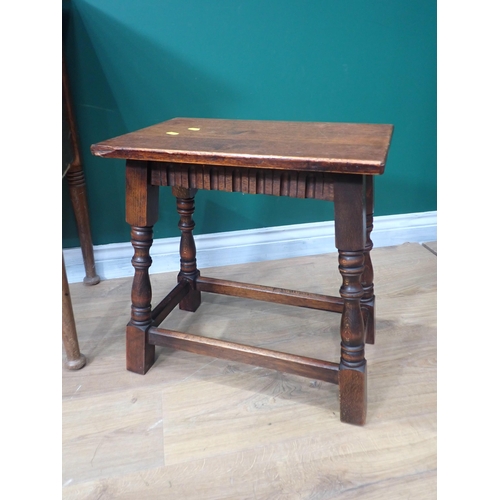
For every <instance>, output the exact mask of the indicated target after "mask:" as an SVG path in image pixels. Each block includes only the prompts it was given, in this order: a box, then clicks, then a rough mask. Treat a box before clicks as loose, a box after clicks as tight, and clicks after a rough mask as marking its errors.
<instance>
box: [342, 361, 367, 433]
mask: <svg viewBox="0 0 500 500" xmlns="http://www.w3.org/2000/svg"><path fill="white" fill-rule="evenodd" d="M339 394H340V420H341V422H345V423H347V424H354V425H364V424H365V423H366V400H367V368H366V363H365V364H364V366H363V367H360V368H357V369H355V370H351V369H348V368H342V366H341V367H340V370H339Z"/></svg>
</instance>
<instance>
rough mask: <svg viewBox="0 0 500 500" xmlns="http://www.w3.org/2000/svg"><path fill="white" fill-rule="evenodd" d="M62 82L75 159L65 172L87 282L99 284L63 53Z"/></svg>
mask: <svg viewBox="0 0 500 500" xmlns="http://www.w3.org/2000/svg"><path fill="white" fill-rule="evenodd" d="M62 77H63V79H62V84H63V124H64V123H66V126H67V127H68V129H69V142H70V149H71V156H72V160H71V162H70V164H69V166H68V168H67V169H66V166H64V168H65V172H64V175H65V177H66V179H67V181H68V187H69V195H70V199H71V204H72V206H73V212H74V214H75V219H76V227H77V230H78V237H79V239H80V247H81V249H82V256H83V263H84V266H85V278H84V279H83V282H84V284H85V285H97V283H99V282H100V280H101V279H100V278H99V276H98V275H97V273H96V270H95V262H94V248H93V246H92V236H91V232H90V220H89V209H88V203H87V190H86V186H85V176H84V173H83V167H82V161H81V157H80V148H79V145H78V133H77V127H76V119H75V115H74V112H73V105H72V102H71V95H70V89H69V79H68V73H67V70H66V61H65V58H64V57H63V66H62Z"/></svg>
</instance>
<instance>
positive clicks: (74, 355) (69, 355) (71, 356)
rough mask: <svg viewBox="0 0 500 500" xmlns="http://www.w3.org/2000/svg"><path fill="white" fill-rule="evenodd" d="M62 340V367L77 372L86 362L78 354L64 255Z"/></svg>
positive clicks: (83, 357) (79, 353)
mask: <svg viewBox="0 0 500 500" xmlns="http://www.w3.org/2000/svg"><path fill="white" fill-rule="evenodd" d="M62 340H63V345H64V350H65V351H66V362H65V363H64V366H65V367H66V368H67V369H68V370H79V369H80V368H83V367H84V366H85V363H86V362H87V360H86V359H85V356H84V355H83V354H82V353H81V352H80V346H79V345H78V336H77V334H76V324H75V317H74V314H73V305H72V303H71V295H70V292H69V285H68V277H67V275H66V266H65V265H64V255H63V259H62Z"/></svg>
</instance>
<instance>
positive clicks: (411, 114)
mask: <svg viewBox="0 0 500 500" xmlns="http://www.w3.org/2000/svg"><path fill="white" fill-rule="evenodd" d="M62 19H63V41H64V46H65V53H66V57H67V63H68V71H69V75H70V79H71V85H72V93H73V101H74V105H75V113H76V115H77V121H78V126H79V133H80V143H81V149H82V156H83V162H84V168H85V175H86V180H87V188H88V196H89V205H90V217H91V226H92V234H93V241H94V244H96V245H102V244H107V243H118V242H125V241H129V231H130V230H129V227H128V225H127V224H126V223H125V206H124V187H125V182H124V173H125V172H124V166H125V162H124V161H122V160H111V159H103V158H96V157H93V156H92V155H91V154H90V151H89V148H90V145H91V144H93V143H95V142H99V141H101V140H105V139H108V138H111V137H114V136H117V135H120V134H123V133H126V132H130V131H132V130H135V129H137V128H141V127H146V126H148V125H152V124H154V123H158V122H161V121H164V120H168V119H170V118H173V117H176V116H187V117H207V118H208V117H211V118H237V119H263V120H297V121H339V122H366V123H392V124H394V126H395V131H394V136H393V142H392V146H391V150H390V153H389V159H388V162H387V167H386V172H385V174H384V175H383V176H381V177H380V178H377V179H376V184H375V186H376V207H375V208H376V215H390V214H402V213H412V212H424V211H430V210H436V203H437V201H436V177H437V175H436V153H437V151H436V149H437V147H436V1H435V0H421V1H419V2H402V1H401V0H376V1H373V0H350V1H347V0H345V1H338V0H311V1H306V0H246V1H245V0H217V1H208V0H205V1H203V0H183V1H182V2H179V1H172V0H140V1H138V0H72V1H63V16H62ZM161 200H162V201H161V208H160V211H161V213H160V221H159V222H158V223H157V225H156V226H155V237H157V238H163V237H170V236H176V235H178V234H179V233H178V229H177V222H178V216H177V212H176V211H175V204H174V202H173V198H172V196H171V194H170V190H169V189H168V188H164V189H162V190H161ZM196 207H197V210H196V213H195V221H196V229H195V233H198V234H201V233H213V232H222V231H234V230H239V229H250V228H258V227H266V226H278V225H286V224H297V223H305V222H317V221H325V220H331V219H332V218H333V209H332V204H331V203H328V202H323V201H316V200H293V199H287V198H277V197H272V196H264V195H258V196H248V195H246V196H245V195H243V194H233V193H231V194H229V193H218V192H198V194H197V198H196ZM63 246H64V247H65V248H67V247H75V246H79V240H78V236H77V232H76V226H75V223H74V216H73V213H72V209H71V205H70V203H69V196H68V193H67V189H66V186H65V185H64V184H63Z"/></svg>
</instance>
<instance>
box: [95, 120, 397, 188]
mask: <svg viewBox="0 0 500 500" xmlns="http://www.w3.org/2000/svg"><path fill="white" fill-rule="evenodd" d="M392 131H393V126H392V125H380V124H358V123H322V122H283V121H282V122H280V121H261V120H220V119H206V118H205V119H202V118H174V119H172V120H168V121H166V122H163V123H159V124H157V125H153V126H151V127H147V128H144V129H142V130H138V131H136V132H131V133H129V134H125V135H122V136H120V137H115V138H113V139H109V140H107V141H103V142H100V143H98V144H94V145H92V146H91V151H92V153H93V154H94V155H96V156H102V157H106V158H124V159H131V160H143V159H147V160H149V161H163V162H175V163H192V164H207V165H212V166H217V165H220V166H225V167H228V166H229V167H230V166H233V167H238V166H240V167H249V168H259V169H282V170H296V171H324V172H344V173H354V174H373V175H379V174H382V173H383V171H384V168H385V162H386V159H387V153H388V150H389V144H390V141H391V136H392ZM261 181H262V182H267V183H269V185H271V184H272V183H273V177H272V174H271V176H270V177H267V178H264V179H261ZM205 189H206V188H205Z"/></svg>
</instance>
